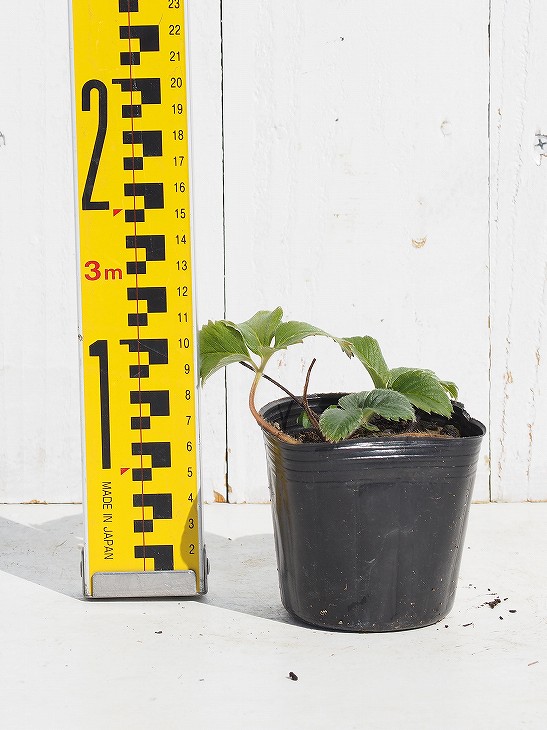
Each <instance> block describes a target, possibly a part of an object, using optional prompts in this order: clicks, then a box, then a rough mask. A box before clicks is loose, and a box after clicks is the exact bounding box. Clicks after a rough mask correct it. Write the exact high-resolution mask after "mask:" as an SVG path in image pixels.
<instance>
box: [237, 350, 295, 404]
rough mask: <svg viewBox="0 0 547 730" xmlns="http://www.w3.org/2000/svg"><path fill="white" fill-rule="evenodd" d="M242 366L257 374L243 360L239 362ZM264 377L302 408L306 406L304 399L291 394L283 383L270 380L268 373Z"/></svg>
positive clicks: (263, 374)
mask: <svg viewBox="0 0 547 730" xmlns="http://www.w3.org/2000/svg"><path fill="white" fill-rule="evenodd" d="M239 364H240V365H243V367H245V368H247V369H248V370H251V371H252V372H253V373H255V372H256V370H255V369H254V368H253V367H252V365H249V363H248V362H244V361H243V360H240V361H239ZM262 377H263V378H264V379H265V380H267V381H268V382H270V383H272V384H273V385H276V386H277V387H278V388H279V389H280V390H282V391H283V392H284V393H286V394H287V395H288V396H289V398H292V399H293V401H294V402H295V403H298V405H299V406H301V407H302V408H303V407H304V404H303V402H302V399H301V398H299V397H298V396H297V395H295V394H294V393H291V391H290V390H287V388H285V386H284V385H281V383H278V382H277V380H274V379H273V378H270V376H269V375H266V373H262Z"/></svg>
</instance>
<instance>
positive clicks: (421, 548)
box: [261, 393, 486, 631]
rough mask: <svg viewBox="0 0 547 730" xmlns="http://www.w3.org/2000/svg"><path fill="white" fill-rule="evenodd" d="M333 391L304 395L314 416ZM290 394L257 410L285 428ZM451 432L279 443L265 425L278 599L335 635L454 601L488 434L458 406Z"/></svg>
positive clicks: (423, 617)
mask: <svg viewBox="0 0 547 730" xmlns="http://www.w3.org/2000/svg"><path fill="white" fill-rule="evenodd" d="M340 395H341V394H340V393H338V394H327V395H318V396H310V397H309V401H310V405H311V406H312V408H313V409H314V410H316V411H317V412H321V411H322V410H323V409H325V408H326V407H327V406H329V405H332V404H333V403H336V402H337V401H338V399H339V398H340ZM300 411H301V409H300V407H299V406H298V405H297V404H296V403H294V401H292V400H291V399H290V398H283V399H281V400H278V401H275V402H274V403H269V404H268V405H267V406H265V407H264V408H263V409H262V410H261V415H262V416H263V417H264V418H266V419H267V420H268V421H270V422H272V423H277V424H279V426H280V427H281V428H282V429H283V430H284V431H286V432H288V433H295V432H296V431H297V430H298V426H297V418H298V415H299V413H300ZM454 422H455V423H457V425H458V426H459V428H460V431H461V433H462V434H463V435H462V437H461V438H446V439H440V438H433V437H412V436H407V437H402V436H392V437H383V438H365V439H360V440H348V441H342V442H340V443H338V444H327V443H319V444H311V443H305V444H288V443H285V442H282V441H280V440H279V439H277V438H276V437H275V436H271V435H270V434H268V433H266V432H264V439H265V443H266V453H267V461H268V476H269V484H270V491H271V497H272V511H273V522H274V533H275V543H276V551H277V561H278V571H279V582H280V589H281V600H282V602H283V605H284V606H285V608H286V609H287V610H288V611H289V612H290V613H292V614H294V615H295V616H296V617H298V618H300V619H302V620H303V621H305V622H307V623H310V624H314V625H316V626H321V627H323V628H330V629H339V630H345V631H398V630H401V629H413V628H418V627H421V626H429V625H430V624H434V623H436V622H437V621H440V620H442V619H443V618H444V617H445V616H446V615H447V614H448V612H449V611H450V609H451V608H452V605H453V603H454V598H455V593H456V582H457V579H458V572H459V566H460V561H461V557H462V552H463V543H464V537H465V530H466V525H467V516H468V512H469V505H470V503H471V493H472V490H473V483H474V479H475V472H476V467H477V460H478V456H479V450H480V446H481V440H482V437H483V436H484V434H485V432H486V429H485V427H484V426H483V424H482V423H479V421H476V420H474V419H471V418H469V416H468V415H467V414H466V413H465V411H464V410H463V408H462V407H461V406H460V405H459V404H458V405H456V407H455V411H454Z"/></svg>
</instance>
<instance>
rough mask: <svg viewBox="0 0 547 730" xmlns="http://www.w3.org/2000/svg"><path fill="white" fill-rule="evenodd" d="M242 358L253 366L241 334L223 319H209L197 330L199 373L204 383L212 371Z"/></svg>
mask: <svg viewBox="0 0 547 730" xmlns="http://www.w3.org/2000/svg"><path fill="white" fill-rule="evenodd" d="M240 360H244V361H245V362H249V363H251V364H252V365H253V368H254V367H255V365H254V363H253V361H252V359H251V356H250V353H249V351H248V349H247V346H246V344H245V341H244V340H243V336H242V335H241V333H240V332H238V331H237V330H236V329H234V328H233V327H231V326H230V325H229V324H228V323H227V322H225V321H224V320H218V321H217V322H211V321H209V322H208V323H207V324H206V325H204V326H203V327H202V328H201V329H200V331H199V374H200V377H201V380H202V382H203V383H204V382H205V381H206V380H207V378H209V377H210V376H211V375H212V374H213V373H215V372H216V371H217V370H220V369H221V368H223V367H225V366H226V365H230V364H231V363H233V362H239V361H240Z"/></svg>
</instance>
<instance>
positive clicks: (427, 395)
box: [391, 368, 452, 417]
mask: <svg viewBox="0 0 547 730" xmlns="http://www.w3.org/2000/svg"><path fill="white" fill-rule="evenodd" d="M391 388H393V390H397V391H398V392H399V393H403V394H404V395H406V397H407V398H408V399H409V401H410V402H411V403H412V404H413V405H414V406H416V408H420V409H421V410H422V411H425V412H426V413H439V414H440V415H441V416H446V417H449V416H450V415H451V414H452V404H451V403H450V398H449V397H448V395H447V394H446V391H445V389H444V387H443V386H442V384H441V382H440V380H439V379H438V378H437V376H436V375H435V374H433V373H432V372H431V371H430V370H420V369H418V368H414V369H410V368H404V372H401V373H400V374H399V375H398V376H397V377H395V378H394V379H393V381H392V382H391Z"/></svg>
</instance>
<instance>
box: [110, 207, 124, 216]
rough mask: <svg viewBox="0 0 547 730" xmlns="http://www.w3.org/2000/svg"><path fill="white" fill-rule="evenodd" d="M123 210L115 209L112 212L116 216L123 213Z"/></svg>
mask: <svg viewBox="0 0 547 730" xmlns="http://www.w3.org/2000/svg"><path fill="white" fill-rule="evenodd" d="M122 210H123V208H114V210H113V211H112V212H113V214H114V215H118V213H121V212H122Z"/></svg>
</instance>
